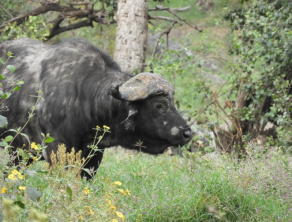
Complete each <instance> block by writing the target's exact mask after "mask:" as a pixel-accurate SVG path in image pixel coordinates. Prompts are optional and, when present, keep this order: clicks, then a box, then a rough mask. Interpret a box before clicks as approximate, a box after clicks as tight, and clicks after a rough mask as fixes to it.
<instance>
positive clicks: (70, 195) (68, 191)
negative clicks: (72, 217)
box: [66, 187, 72, 201]
mask: <svg viewBox="0 0 292 222" xmlns="http://www.w3.org/2000/svg"><path fill="white" fill-rule="evenodd" d="M66 192H67V194H68V195H69V200H70V201H72V190H71V188H70V187H67V189H66Z"/></svg>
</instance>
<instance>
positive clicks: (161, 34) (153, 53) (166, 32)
mask: <svg viewBox="0 0 292 222" xmlns="http://www.w3.org/2000/svg"><path fill="white" fill-rule="evenodd" d="M175 23H177V21H174V22H172V24H171V26H170V27H169V29H168V30H166V31H164V32H162V33H160V35H159V37H158V38H157V41H156V44H155V47H154V49H153V52H152V58H153V57H154V55H155V52H156V50H157V47H158V43H159V40H160V38H161V37H162V36H163V35H164V34H166V47H167V49H168V34H169V33H170V31H171V29H172V28H173V26H174V25H175Z"/></svg>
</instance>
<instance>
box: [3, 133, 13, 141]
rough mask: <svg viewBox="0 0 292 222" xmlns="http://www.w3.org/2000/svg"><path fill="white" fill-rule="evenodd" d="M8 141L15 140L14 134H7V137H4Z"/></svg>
mask: <svg viewBox="0 0 292 222" xmlns="http://www.w3.org/2000/svg"><path fill="white" fill-rule="evenodd" d="M4 140H5V141H6V142H11V141H12V140H13V136H11V135H9V136H6V137H5V139H4Z"/></svg>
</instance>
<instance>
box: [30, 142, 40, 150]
mask: <svg viewBox="0 0 292 222" xmlns="http://www.w3.org/2000/svg"><path fill="white" fill-rule="evenodd" d="M30 147H31V148H32V149H35V150H38V149H39V148H38V147H37V145H36V144H35V142H32V143H31V145H30Z"/></svg>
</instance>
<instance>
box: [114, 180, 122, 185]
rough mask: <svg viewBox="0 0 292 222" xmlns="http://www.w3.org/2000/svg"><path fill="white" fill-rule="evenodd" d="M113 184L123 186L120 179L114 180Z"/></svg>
mask: <svg viewBox="0 0 292 222" xmlns="http://www.w3.org/2000/svg"><path fill="white" fill-rule="evenodd" d="M113 184H114V185H117V186H121V185H122V183H121V182H120V181H115V182H113Z"/></svg>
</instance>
